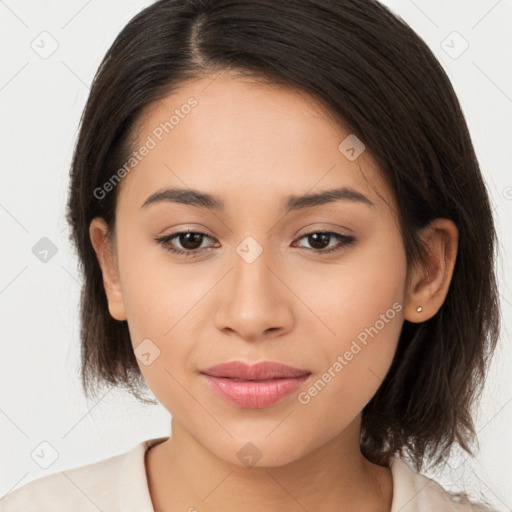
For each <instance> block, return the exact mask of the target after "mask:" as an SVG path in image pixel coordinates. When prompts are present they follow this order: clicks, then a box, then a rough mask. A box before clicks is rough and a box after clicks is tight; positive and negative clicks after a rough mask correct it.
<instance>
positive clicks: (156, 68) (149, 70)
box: [68, 0, 499, 468]
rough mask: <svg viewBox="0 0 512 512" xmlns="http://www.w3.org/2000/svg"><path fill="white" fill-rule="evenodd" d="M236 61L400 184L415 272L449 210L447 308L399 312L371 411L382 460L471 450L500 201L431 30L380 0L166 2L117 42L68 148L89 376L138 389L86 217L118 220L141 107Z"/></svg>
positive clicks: (367, 448)
mask: <svg viewBox="0 0 512 512" xmlns="http://www.w3.org/2000/svg"><path fill="white" fill-rule="evenodd" d="M220 70H235V71H239V72H241V73H246V74H247V75H253V76H254V77H259V78H260V79H261V78H264V79H266V80H268V81H270V82H271V83H275V84H281V85H284V86H288V87H294V88H297V89H298V90H302V91H305V92H306V93H308V94H310V95H312V96H313V97H315V98H317V99H318V101H320V102H321V103H322V104H323V105H325V106H326V107H327V108H328V110H329V112H331V113H332V114H333V115H334V116H335V118H336V119H337V120H339V122H340V123H342V125H343V126H344V127H346V128H347V129H349V130H350V132H351V133H354V134H356V136H357V137H358V138H359V139H361V140H362V141H363V142H364V144H365V145H366V148H367V150H368V151H369V152H370V153H371V155H372V156H373V158H374V159H375V160H376V162H377V163H378V165H379V168H380V170H381V172H382V175H383V176H384V177H385V178H386V179H387V181H388V182H389V183H390V185H391V187H392V190H393V192H394V194H395V196H396V201H397V204H398V210H399V211H398V214H399V219H400V227H401V232H402V236H403V241H404V246H405V249H406V254H407V261H408V269H409V268H410V267H411V266H412V265H414V264H421V263H422V261H423V256H424V255H425V247H423V246H422V245H421V243H420V240H419V237H418V230H419V229H421V228H422V227H424V226H426V225H427V224H428V223H429V222H430V221H431V220H433V219H434V218H437V217H444V218H448V219H452V220H453V221H454V223H455V224H456V226H457V228H458V230H459V246H458V254H457V259H456V264H455V269H454V273H453V277H452V282H451V284H450V288H449V291H448V295H447V297H446V300H445V302H444V303H443V305H442V307H441V308H440V310H439V311H438V312H437V314H435V315H434V316H433V317H432V318H430V319H429V320H427V321H425V322H423V323H419V324H416V323H411V322H408V321H404V325H403V328H402V332H401V334H400V339H399V343H398V348H397V351H396V355H395V358H394V361H393V364H392V366H391V368H390V371H389V373H388V375H387V376H386V378H385V380H384V382H383V383H382V385H381V386H380V388H379V390H378V391H377V393H376V394H375V396H374V397H373V398H372V400H371V401H370V402H369V403H368V404H367V406H366V407H365V408H364V410H363V413H362V427H363V429H362V436H361V449H362V451H363V453H364V454H365V456H366V457H367V458H368V459H369V460H372V461H374V462H377V463H385V462H386V461H387V460H388V458H389V457H390V456H392V455H395V454H402V455H403V454H406V455H408V456H409V457H410V458H411V459H412V460H413V461H414V462H415V464H416V466H417V468H421V466H422V463H423V460H424V459H425V458H431V459H434V460H435V462H436V463H438V462H440V460H441V458H442V457H443V456H444V455H446V454H447V451H448V450H449V448H450V446H451V445H452V444H453V443H454V442H458V443H460V445H461V446H462V447H463V448H464V449H465V450H466V451H468V452H469V453H471V444H472V442H473V440H474V438H475V428H474V424H473V420H472V408H473V406H474V404H475V403H476V400H477V398H478V397H479V395H480V393H481V389H482V386H483V383H484V378H485V374H486V369H487V366H488V363H489V358H490V356H491V354H492V352H493V350H494V348H495V345H496V342H497V339H498V335H499V304H498V293H497V287H496V280H495V250H496V239H495V237H496V235H495V228H494V221H493V218H492V211H491V206H490V201H489V197H488V194H487V191H486V187H485V184H484V181H483V178H482V175H481V172H480V168H479V164H478V161H477V158H476V155H475V151H474V149H473V145H472V141H471V138H470V134H469V132H468V128H467V125H466V122H465V119H464V116H463V113H462V111H461V107H460V105H459V102H458V100H457V97H456V95H455V93H454V90H453V88H452V85H451V83H450V80H449V79H448V77H447V75H446V73H445V72H444V70H443V69H442V67H441V65H440V64H439V62H438V61H437V60H436V58H435V56H434V55H433V53H432V52H431V51H430V49H429V48H428V46H427V45H426V44H425V43H424V42H423V40H422V39H421V38H420V37H419V36H418V35H417V34H416V33H415V32H414V31H413V30H412V29H411V28H410V27H409V26H408V25H407V24H406V23H405V22H404V21H403V20H401V19H400V18H399V17H398V16H397V15H395V14H393V13H392V12H391V11H390V10H388V9H387V8H386V7H384V6H383V5H381V4H380V3H378V2H377V1H374V0H278V1H276V0H250V1H249V0H245V1H241V0H236V1H232V0H161V1H158V2H156V3H154V4H153V5H151V6H149V7H147V8H146V9H144V10H143V11H142V12H140V13H139V14H138V15H136V16H135V17H134V18H133V19H132V20H131V21H130V22H129V23H128V25H127V26H126V27H125V28H124V29H123V30H122V32H121V33H120V34H119V36H118V37H117V38H116V40H115V41H114V43H113V44H112V46H111V48H110V49H109V50H108V52H107V54H106V55H105V57H104V59H103V61H102V63H101V65H100V67H99V70H98V72H97V74H96V76H95V78H94V81H93V84H92V88H91V92H90V96H89V99H88V101H87V105H86V107H85V110H84V113H83V116H82V120H81V126H80V132H79V136H78V140H77V144H76V148H75V152H74V157H73V162H72V169H71V185H70V194H69V202H68V221H69V223H70V225H71V228H72V240H73V242H74V244H75V245H76V248H77V252H78V257H79V260H80V263H81V268H82V271H83V274H84V284H83V290H82V297H81V322H82V323H81V342H82V354H81V365H82V366H81V374H82V384H83V388H84V391H85V393H86V395H87V396H90V395H91V393H92V392H97V390H98V388H99V386H100V385H102V384H108V385H112V386H123V387H126V388H127V389H128V390H129V391H130V392H132V393H133V394H134V395H135V396H136V397H137V398H139V399H141V400H144V399H143V398H142V397H141V396H140V394H139V391H140V390H142V389H143V388H144V384H145V383H144V380H143V378H142V376H141V373H140V370H139V367H138V365H137V361H136V359H135V356H134V352H133V349H132V345H131V342H130V337H129V331H128V327H127V323H126V322H119V321H116V320H114V319H113V318H112V317H111V316H110V315H109V312H108V307H107V300H106V295H105V291H104V289H103V282H102V276H101V272H100V267H99V265H98V261H97V258H96V255H95V253H94V251H93V247H92V245H91V241H90V238H89V231H88V228H89V224H90V222H91V221H92V219H93V218H94V217H96V216H101V217H103V218H104V219H105V220H106V221H107V223H108V225H109V227H110V228H111V229H112V230H113V228H114V226H115V218H114V212H115V205H116V197H117V194H118V190H119V187H115V188H114V190H113V191H112V192H110V193H108V194H106V195H105V197H98V193H97V192H95V191H97V190H98V189H99V188H100V187H101V186H102V185H103V184H104V183H106V182H107V181H108V180H109V179H110V178H111V177H112V176H113V175H114V174H115V173H116V171H118V169H120V168H121V167H122V165H123V163H124V162H125V161H126V157H127V155H129V154H130V152H131V151H133V148H132V147H131V145H132V144H133V135H134V133H135V132H136V128H137V119H139V117H140V115H141V113H142V112H143V111H144V109H145V108H146V107H148V106H149V105H150V104H152V103H153V102H155V101H156V100H158V99H161V98H163V97H165V96H166V95H168V94H169V93H170V92H172V91H173V90H174V89H176V88H177V87H178V86H179V85H180V83H183V82H184V81H185V80H187V79H189V78H194V77H201V76H206V75H208V74H211V73H213V72H216V71H220Z"/></svg>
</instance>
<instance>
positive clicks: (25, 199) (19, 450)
mask: <svg viewBox="0 0 512 512" xmlns="http://www.w3.org/2000/svg"><path fill="white" fill-rule="evenodd" d="M150 3H151V2H148V1H143V0H103V1H101V2H100V1H99V0H89V1H86V0H72V1H71V0H66V1H64V0H48V1H45V2H36V1H34V0H32V1H23V0H18V1H17V0H5V1H0V47H1V48H2V50H3V51H2V54H1V66H0V109H1V114H0V115H1V119H2V124H1V129H2V131H1V138H0V144H1V146H0V149H1V157H2V165H1V168H0V173H1V187H0V227H1V240H2V245H1V250H0V258H1V259H0V315H1V316H0V337H1V338H0V339H1V347H2V357H0V374H1V385H0V495H4V494H6V493H7V492H9V491H11V490H14V489H15V488H18V487H19V486H21V485H23V484H25V483H27V482H29V481H31V480H34V479H35V478H39V477H41V476H43V475H45V474H50V473H54V472H56V471H59V470H63V469H69V468H72V467H76V466H79V465H83V464H87V463H91V462H94V461H97V460H100V459H104V458H106V457H109V456H112V455H116V454H118V453H121V452H124V451H127V450H128V449H130V448H131V447H133V446H134V445H135V444H137V443H138V442H140V441H141V440H143V439H148V438H150V437H159V436H166V435H168V434H169V417H168V413H167V411H165V409H164V408H163V407H162V406H160V405H158V406H153V407H151V406H148V407H144V406H142V405H139V404H138V403H136V402H135V400H133V399H131V398H130V397H129V396H128V395H127V394H124V393H121V392H118V391H110V392H108V393H107V394H106V395H105V396H104V397H103V399H102V400H100V401H99V403H87V402H86V401H85V399H84V397H83V395H82V392H81V389H80V386H79V380H78V356H79V344H78V328H79V326H78V299H79V290H80V276H79V273H78V270H77V262H76V259H75V257H74V254H73V252H72V249H71V247H70V244H69V242H68V228H67V225H66V222H65V218H64V213H65V202H66V195H67V187H68V169H69V164H70V159H71V155H72V150H73V146H74V142H75V137H76V133H77V127H78V122H79V118H80V115H81V112H82V109H83V107H84V104H85V101H86V98H87V95H88V91H89V84H90V83H91V80H92V78H93V75H94V73H95V71H96V69H97V67H98V65H99V63H100V60H101V58H102V57H103V55H104V53H105V52H106V50H107V48H108V47H109V46H110V44H111V43H112V42H113V40H114V38H115V36H116V35H117V34H118V33H119V32H120V30H121V29H122V28H123V26H124V25H125V24H126V22H127V21H128V20H129V19H130V18H131V17H132V16H133V15H134V14H135V13H137V12H138V11H140V10H141V9H142V8H143V7H145V6H146V5H149V4H150ZM384 3H385V4H386V5H388V6H390V7H391V8H392V9H393V10H394V11H395V12H396V13H398V14H399V15H400V16H401V17H402V18H403V19H404V20H405V21H407V22H408V23H409V24H410V25H411V26H412V27H413V28H414V29H415V30H416V31H417V32H418V33H419V34H420V35H421V36H422V37H423V38H424V39H425V41H426V42H427V43H428V44H429V46H430V47H431V48H432V50H433V51H434V52H435V53H436V55H437V57H438V58H439V60H440V61H441V63H442V64H443V66H444V68H445V69H446V71H447V72H448V74H449V76H450V78H451V80H452V82H453V84H454V87H455V90H456V91H457V94H458V96H459V99H460V101H461V104H462V106H463V109H464V112H465V115H466V118H467V122H468V124H469V128H470V131H471V133H472V137H473V141H474V144H475V147H476V151H477V154H478V157H479V160H480V163H481V166H482V170H483V173H484V175H485V179H486V181H487V184H488V188H489V191H490V194H491V198H492V202H493V205H494V211H495V214H496V219H497V223H498V229H499V235H500V258H499V273H500V276H499V277H500V288H501V299H502V312H503V333H502V337H501V345H500V347H499V349H498V352H497V354H496V356H495V359H494V361H493V365H492V369H491V374H490V378H489V381H488V383H487V387H486V390H485V393H484V397H483V401H482V404H481V407H480V412H479V415H478V418H477V427H478V431H479V439H480V447H481V450H480V453H479V454H478V457H477V458H476V459H475V460H464V459H459V458H458V457H454V458H453V459H452V460H451V466H452V467H446V468H445V470H444V471H443V473H442V474H440V473H439V472H436V473H432V474H431V476H434V477H435V478H437V479H438V481H440V482H441V483H442V484H443V485H445V487H447V488H449V489H451V490H454V489H455V488H456V487H457V485H454V482H458V485H459V486H460V485H462V484H465V486H466V490H467V491H470V492H473V493H475V492H476V493H478V492H480V491H481V492H483V493H485V495H486V496H487V497H488V499H489V500H491V502H492V503H493V504H495V506H496V507H497V509H498V510H500V511H505V510H512V486H511V485H510V482H511V477H512V471H511V470H510V456H511V452H512V437H511V435H510V425H511V424H512V372H510V371H509V370H510V368H511V362H512V361H511V359H512V348H511V345H510V341H511V339H510V327H511V321H510V319H511V314H510V313H511V305H512V292H511V290H510V286H508V285H507V282H508V281H509V279H510V277H511V265H510V255H511V253H512V249H511V243H512V237H511V230H510V221H511V220H512V174H511V163H510V162H511V161H512V149H511V148H512V139H511V135H512V129H511V128H510V127H511V121H512V71H511V70H512V62H511V57H510V52H511V50H512V31H511V30H510V26H511V24H512V1H511V0H500V1H497V0H478V1H476V0H473V1H463V0H457V1H446V0H443V1H440V0H435V1H432V0H429V1H427V0H415V1H412V0H386V1H385V2H384ZM454 31H456V32H457V33H458V34H459V35H457V34H453V32H454ZM42 33H43V34H42ZM464 41H467V44H468V45H469V47H468V48H467V50H466V51H464V52H463V53H462V54H461V55H459V53H461V51H462V50H463V49H464V47H465V44H466V43H465V42H464ZM56 45H58V47H57V48H56V49H55V51H54V52H53V53H52V54H51V55H48V54H49V53H50V52H51V51H52V50H53V47H54V46H56ZM45 52H46V53H45ZM43 57H44V58H43ZM43 237H48V238H49V239H50V240H51V241H52V242H53V244H55V246H56V248H57V253H56V254H55V255H54V256H52V257H51V253H50V254H49V255H48V261H47V262H42V261H40V260H39V259H38V258H37V257H36V256H35V255H34V254H33V252H32V248H33V247H34V246H35V245H36V244H37V243H38V242H39V241H40V239H41V238H43ZM45 442H46V443H49V444H50V445H51V446H52V447H53V448H54V449H55V451H56V455H57V458H56V460H55V461H54V462H53V463H51V460H52V459H51V456H52V449H51V448H49V447H48V446H47V445H45V444H43V445H41V443H45ZM42 450H43V451H44V453H45V457H42V458H38V457H37V456H36V455H35V453H42ZM36 461H37V462H36ZM50 463H51V464H50ZM41 464H42V465H47V464H50V465H49V466H48V467H47V468H46V469H44V468H43V467H41Z"/></svg>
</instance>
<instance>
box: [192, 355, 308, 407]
mask: <svg viewBox="0 0 512 512" xmlns="http://www.w3.org/2000/svg"><path fill="white" fill-rule="evenodd" d="M200 373H201V375H202V377H203V378H204V379H205V380H206V383H207V384H208V386H209V387H210V389H211V390H212V391H214V392H215V393H216V394H217V395H219V396H220V397H221V398H223V399H224V400H227V401H228V402H230V403H232V404H234V405H237V406H239V407H244V408H249V409H262V408H265V407H270V406H271V405H274V404H276V403H277V402H279V401H281V400H282V399H283V398H285V397H286V396H288V395H290V394H291V393H293V391H295V390H297V389H298V388H299V387H300V386H302V384H303V383H304V382H305V381H306V380H307V379H308V378H309V376H310V375H311V372H310V371H309V370H302V369H299V368H294V367H291V366H287V365H283V364H281V363H276V362H271V361H264V362H261V363H258V364H255V365H248V364H246V363H244V362H242V361H233V362H228V363H222V364H220V365H216V366H213V367H211V368H208V369H206V370H202V371H200Z"/></svg>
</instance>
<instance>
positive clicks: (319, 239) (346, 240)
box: [299, 231, 356, 254]
mask: <svg viewBox="0 0 512 512" xmlns="http://www.w3.org/2000/svg"><path fill="white" fill-rule="evenodd" d="M303 238H306V239H307V241H308V243H309V244H311V245H312V249H311V250H312V251H313V252H316V253H319V254H326V253H330V252H335V251H340V250H341V249H343V248H344V247H346V246H348V245H350V244H352V243H353V242H355V241H356V239H355V237H353V236H351V235H342V234H341V233H336V232H334V231H314V232H311V233H306V234H305V235H302V236H301V237H300V238H299V240H302V239H303ZM333 239H334V240H337V241H338V244H337V245H334V246H332V247H329V245H330V242H331V241H332V240H333ZM326 247H327V249H326ZM306 249H307V247H306Z"/></svg>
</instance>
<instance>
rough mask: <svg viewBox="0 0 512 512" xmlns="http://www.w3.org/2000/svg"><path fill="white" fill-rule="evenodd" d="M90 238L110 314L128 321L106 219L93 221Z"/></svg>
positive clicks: (117, 318)
mask: <svg viewBox="0 0 512 512" xmlns="http://www.w3.org/2000/svg"><path fill="white" fill-rule="evenodd" d="M89 236H90V237H91V243H92V246H93V247H94V251H95V252H96V256H97V258H98V262H99V264H100V267H101V273H102V275H103V286H104V288H105V294H106V295H107V300H108V309H109V311H110V314H111V315H112V317H113V318H115V319H116V320H120V321H121V320H126V310H125V307H124V302H123V294H122V291H121V283H120V280H119V271H118V268H117V262H116V255H115V248H114V247H113V243H112V242H111V241H110V239H109V238H108V226H107V224H106V222H105V220H104V219H102V218H101V217H96V218H95V219H93V220H92V222H91V224H90V226H89Z"/></svg>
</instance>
